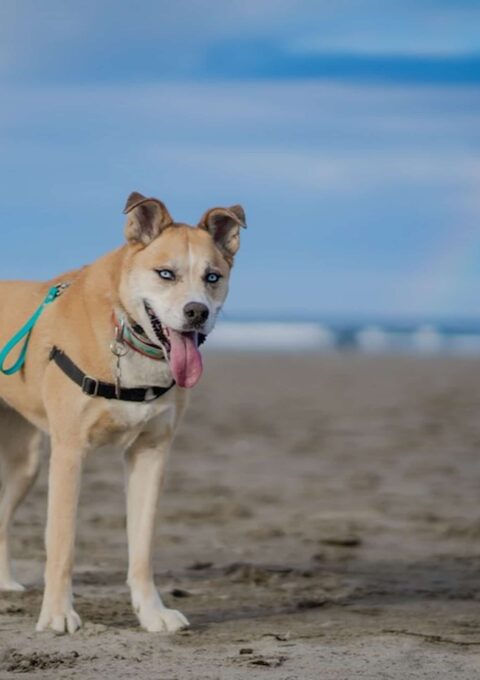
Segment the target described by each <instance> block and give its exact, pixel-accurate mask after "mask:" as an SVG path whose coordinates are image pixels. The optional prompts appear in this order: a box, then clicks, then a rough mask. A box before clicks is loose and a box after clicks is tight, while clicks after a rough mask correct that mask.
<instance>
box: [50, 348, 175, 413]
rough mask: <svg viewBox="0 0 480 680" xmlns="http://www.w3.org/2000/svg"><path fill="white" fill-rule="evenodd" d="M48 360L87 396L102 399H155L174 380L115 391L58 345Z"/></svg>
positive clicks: (166, 389)
mask: <svg viewBox="0 0 480 680" xmlns="http://www.w3.org/2000/svg"><path fill="white" fill-rule="evenodd" d="M49 359H50V361H54V362H55V363H56V364H57V366H58V367H59V368H60V370H62V371H63V372H64V373H65V375H66V376H68V377H69V378H70V380H73V382H74V383H76V384H77V385H78V386H79V387H80V388H81V390H82V392H83V393H84V394H86V395H88V396H89V397H103V398H104V399H116V400H118V401H137V402H139V401H140V402H142V401H155V399H158V398H159V397H161V396H162V395H163V394H165V393H166V392H168V391H169V390H171V389H172V387H173V386H174V385H175V380H173V381H172V383H171V384H170V385H169V386H168V387H158V386H152V387H121V388H120V390H118V391H117V387H116V385H114V384H113V383H107V382H103V381H102V380H97V379H96V378H92V377H91V376H89V375H87V374H86V373H84V372H83V371H82V370H81V369H80V368H79V367H78V366H77V365H76V364H75V363H74V362H73V361H72V360H71V359H70V357H68V356H67V355H66V354H65V352H63V351H62V350H61V349H58V347H53V348H52V350H51V351H50V355H49Z"/></svg>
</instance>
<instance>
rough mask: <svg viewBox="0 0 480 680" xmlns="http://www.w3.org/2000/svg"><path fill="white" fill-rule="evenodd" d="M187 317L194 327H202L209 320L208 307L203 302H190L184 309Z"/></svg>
mask: <svg viewBox="0 0 480 680" xmlns="http://www.w3.org/2000/svg"><path fill="white" fill-rule="evenodd" d="M183 313H184V314H185V317H186V318H187V320H188V321H189V323H191V324H192V325H193V326H200V325H201V324H203V323H205V321H206V320H207V319H208V314H209V311H208V307H207V305H204V304H202V303H201V302H189V303H188V304H186V305H185V307H184V308H183Z"/></svg>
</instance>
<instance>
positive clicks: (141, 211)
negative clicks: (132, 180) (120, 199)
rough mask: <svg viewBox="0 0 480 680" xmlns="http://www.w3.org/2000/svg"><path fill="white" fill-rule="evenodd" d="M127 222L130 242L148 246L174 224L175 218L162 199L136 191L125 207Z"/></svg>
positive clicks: (126, 233) (127, 233)
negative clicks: (147, 196) (149, 196)
mask: <svg viewBox="0 0 480 680" xmlns="http://www.w3.org/2000/svg"><path fill="white" fill-rule="evenodd" d="M123 212H124V214H125V215H127V216H128V217H127V224H126V225H125V236H126V238H127V241H128V242H129V243H141V244H143V245H144V246H148V244H149V243H151V242H152V241H153V239H155V238H157V236H159V235H160V234H161V233H162V231H163V230H164V229H165V228H166V227H168V226H170V225H171V224H173V219H172V217H171V215H170V213H169V212H168V210H167V208H166V207H165V205H164V204H163V203H162V201H159V200H158V198H146V197H145V196H142V194H139V193H138V191H134V192H132V193H131V194H130V196H129V197H128V198H127V202H126V204H125V208H124V209H123Z"/></svg>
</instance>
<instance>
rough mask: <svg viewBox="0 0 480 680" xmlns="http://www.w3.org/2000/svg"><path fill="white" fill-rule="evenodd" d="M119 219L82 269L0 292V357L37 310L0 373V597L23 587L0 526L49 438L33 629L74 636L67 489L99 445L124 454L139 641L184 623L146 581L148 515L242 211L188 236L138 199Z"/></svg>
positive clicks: (73, 495) (71, 514) (220, 297)
mask: <svg viewBox="0 0 480 680" xmlns="http://www.w3.org/2000/svg"><path fill="white" fill-rule="evenodd" d="M124 213H125V214H126V226H125V237H126V242H125V243H124V244H123V245H122V246H121V247H119V248H118V249H116V250H114V251H112V252H109V253H107V254H106V255H104V256H103V257H101V258H100V259H98V260H96V261H95V262H93V264H91V265H88V266H85V267H83V268H82V269H79V270H75V271H71V272H68V273H66V274H63V275H62V276H59V277H57V278H56V279H54V280H53V281H49V282H46V283H37V282H30V281H3V282H0V301H1V302H0V347H1V346H3V345H4V344H5V343H7V341H8V340H9V339H10V338H11V337H12V336H14V335H15V333H17V331H18V330H19V329H20V328H21V327H22V326H23V325H24V324H25V322H26V321H27V319H28V318H29V317H31V315H32V314H33V313H34V312H35V310H36V309H38V308H39V306H40V307H41V312H40V313H39V315H38V318H37V320H36V322H35V323H34V325H33V328H32V330H31V331H30V333H29V334H26V342H27V344H26V345H25V347H26V352H25V355H24V363H23V364H22V365H21V367H20V369H19V370H15V371H14V370H13V369H12V371H11V374H7V375H6V374H5V373H8V371H4V373H0V423H1V440H0V465H1V467H0V474H1V481H2V488H1V499H0V589H3V590H23V586H21V585H20V584H19V583H17V582H16V581H15V578H14V575H13V573H12V570H11V565H10V555H9V529H10V524H11V521H12V518H13V515H14V512H15V509H16V508H17V506H18V504H19V503H20V501H21V500H22V499H23V498H24V496H25V495H26V493H27V492H28V490H29V489H30V487H31V486H32V484H33V482H34V480H35V477H36V474H37V471H38V466H39V458H40V449H41V446H42V441H43V439H44V436H45V433H46V434H47V435H49V437H50V463H49V480H48V510H47V527H46V533H45V543H46V553H47V559H46V565H45V588H44V594H43V602H42V607H41V612H40V616H39V619H38V623H37V626H36V629H37V631H43V630H45V629H48V628H52V629H53V630H54V631H56V632H58V633H64V632H68V633H74V632H75V631H76V630H77V629H78V628H79V627H80V626H81V620H80V617H79V616H78V614H77V613H76V611H75V609H74V607H73V601H72V585H71V582H72V569H73V559H74V543H75V524H76V511H77V504H78V496H79V490H80V479H81V472H82V466H83V463H84V460H85V458H86V456H87V454H88V453H89V452H90V451H92V450H95V449H97V448H99V447H101V446H103V445H106V444H110V445H114V446H116V447H118V448H119V449H121V450H122V451H123V452H124V458H125V467H126V480H127V482H126V496H127V537H128V558H129V566H128V578H127V583H128V585H129V588H130V592H131V599H132V605H133V608H134V611H135V613H136V614H137V617H138V620H139V622H140V625H141V626H142V627H143V628H144V629H146V630H147V631H151V632H174V631H177V630H179V629H181V628H184V627H186V626H188V625H189V624H188V621H187V619H186V618H185V616H184V615H183V614H182V613H181V612H179V611H176V610H173V609H169V608H167V607H165V605H164V604H163V602H162V600H161V598H160V595H159V593H158V591H157V589H156V586H155V583H154V578H153V565H152V552H153V551H152V542H153V532H154V524H155V511H156V506H157V500H158V497H159V492H160V488H161V483H162V478H163V475H164V468H165V462H166V458H167V454H168V452H169V449H170V445H171V442H172V438H173V436H174V433H175V430H176V428H177V426H178V423H179V420H180V418H181V416H182V414H183V412H184V410H185V407H186V402H187V396H188V390H189V389H190V388H192V387H193V386H194V385H195V384H196V383H197V382H198V380H199V378H200V376H201V373H202V358H201V355H200V352H199V342H200V341H201V340H203V339H204V338H206V337H207V336H208V334H209V333H210V332H211V331H212V329H213V327H214V325H215V320H216V318H217V316H218V313H219V312H220V310H221V309H222V305H223V303H224V301H225V298H226V296H227V292H228V283H229V275H230V272H231V269H232V266H233V261H234V257H235V255H236V253H237V251H238V248H239V246H240V230H241V227H245V226H246V224H245V213H244V211H243V209H242V207H241V206H239V205H235V206H232V207H229V208H212V209H211V210H208V211H207V212H206V213H205V214H204V215H203V217H202V219H201V220H200V222H199V224H198V225H197V226H196V227H192V226H189V225H187V224H183V223H178V222H175V221H174V220H173V218H172V217H171V215H170V213H169V212H168V210H167V208H166V207H165V205H164V203H162V201H160V200H158V199H156V198H147V197H145V196H143V195H142V194H139V193H138V192H133V193H132V194H130V196H129V197H128V199H127V203H126V206H125V209H124ZM52 291H53V294H52ZM42 303H43V304H42Z"/></svg>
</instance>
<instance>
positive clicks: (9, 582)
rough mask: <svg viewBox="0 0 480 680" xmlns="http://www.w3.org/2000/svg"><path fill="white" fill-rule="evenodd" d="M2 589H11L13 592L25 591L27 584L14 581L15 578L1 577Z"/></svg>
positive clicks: (0, 585)
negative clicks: (23, 584) (3, 578)
mask: <svg viewBox="0 0 480 680" xmlns="http://www.w3.org/2000/svg"><path fill="white" fill-rule="evenodd" d="M0 590H10V591H11V592H16V593H23V591H24V590H25V586H22V584H21V583H17V581H14V580H13V579H5V580H1V579H0Z"/></svg>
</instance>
